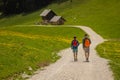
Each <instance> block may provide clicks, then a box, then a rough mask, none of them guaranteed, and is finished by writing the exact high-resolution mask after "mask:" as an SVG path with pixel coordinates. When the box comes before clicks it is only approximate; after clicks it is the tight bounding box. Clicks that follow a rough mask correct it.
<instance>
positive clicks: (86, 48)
mask: <svg viewBox="0 0 120 80" xmlns="http://www.w3.org/2000/svg"><path fill="white" fill-rule="evenodd" d="M90 44H91V40H90V38H89V37H88V35H87V34H85V36H84V38H83V40H82V45H83V50H84V52H85V58H86V61H87V62H89V49H90ZM78 46H79V41H78V40H77V39H76V36H74V40H72V42H71V48H72V50H73V56H74V61H77V54H78Z"/></svg>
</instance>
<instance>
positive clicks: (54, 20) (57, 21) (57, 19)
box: [50, 16, 66, 25]
mask: <svg viewBox="0 0 120 80" xmlns="http://www.w3.org/2000/svg"><path fill="white" fill-rule="evenodd" d="M65 21H66V20H65V19H64V18H63V17H61V16H54V17H53V18H52V19H51V20H50V23H51V24H55V25H61V24H64V22H65Z"/></svg>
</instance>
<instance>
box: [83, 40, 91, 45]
mask: <svg viewBox="0 0 120 80" xmlns="http://www.w3.org/2000/svg"><path fill="white" fill-rule="evenodd" d="M84 45H85V47H89V46H90V40H89V39H85V43H84Z"/></svg>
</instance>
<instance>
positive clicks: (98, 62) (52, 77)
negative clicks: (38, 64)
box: [29, 26, 113, 80]
mask: <svg viewBox="0 0 120 80" xmlns="http://www.w3.org/2000/svg"><path fill="white" fill-rule="evenodd" d="M76 27H78V28H81V29H82V30H84V31H85V32H87V33H88V34H89V35H90V38H91V40H92V45H91V50H90V53H91V54H90V62H85V57H84V52H83V49H82V45H80V46H79V52H78V53H79V54H78V61H77V62H74V61H73V53H72V50H71V49H70V48H68V49H65V50H63V51H61V52H60V53H59V54H60V55H61V56H62V58H61V59H59V60H58V61H57V62H56V63H54V64H51V65H50V66H48V67H45V68H44V70H42V71H37V74H36V75H33V76H32V77H31V78H30V79H29V80H113V76H112V72H111V70H110V69H109V65H108V61H107V60H105V59H103V58H100V57H99V56H98V55H97V54H96V51H95V49H94V48H95V47H96V45H97V44H99V43H102V42H103V41H104V39H103V38H102V37H100V36H99V35H98V34H96V33H95V32H94V31H93V30H91V29H90V28H88V27H83V26H76Z"/></svg>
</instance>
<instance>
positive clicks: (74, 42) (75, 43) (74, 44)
mask: <svg viewBox="0 0 120 80" xmlns="http://www.w3.org/2000/svg"><path fill="white" fill-rule="evenodd" d="M78 46H79V42H78V40H77V39H76V36H74V40H72V42H71V49H73V57H74V61H77V53H78Z"/></svg>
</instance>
